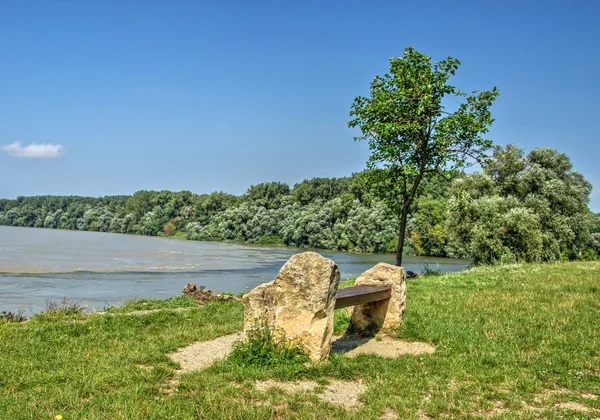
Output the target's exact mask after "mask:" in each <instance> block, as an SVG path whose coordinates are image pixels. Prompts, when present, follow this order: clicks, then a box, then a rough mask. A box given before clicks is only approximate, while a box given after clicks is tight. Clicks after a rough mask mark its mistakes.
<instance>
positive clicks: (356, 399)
mask: <svg viewBox="0 0 600 420" xmlns="http://www.w3.org/2000/svg"><path fill="white" fill-rule="evenodd" d="M255 386H256V389H257V390H259V391H261V392H266V391H267V390H268V389H269V388H279V389H282V390H283V391H285V392H288V393H292V394H293V393H296V392H312V391H314V390H315V389H317V387H318V386H319V384H317V383H316V382H315V381H298V382H279V381H274V380H271V379H269V380H266V381H256V385H255ZM364 393H365V386H364V384H363V382H362V381H356V382H353V381H339V380H332V381H331V382H330V383H329V385H327V386H326V387H325V389H324V390H323V392H321V393H319V394H318V398H319V399H320V400H321V401H323V402H326V403H329V404H334V405H340V406H344V407H347V408H350V409H353V408H359V407H360V406H362V402H361V401H360V397H361V396H362V395H363V394H364Z"/></svg>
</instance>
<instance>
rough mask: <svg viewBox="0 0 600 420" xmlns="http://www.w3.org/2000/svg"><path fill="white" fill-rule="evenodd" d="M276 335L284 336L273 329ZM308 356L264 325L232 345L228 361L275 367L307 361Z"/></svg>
mask: <svg viewBox="0 0 600 420" xmlns="http://www.w3.org/2000/svg"><path fill="white" fill-rule="evenodd" d="M275 335H276V336H281V337H284V335H283V333H279V332H277V331H275ZM308 360H309V359H308V356H307V355H306V352H305V350H304V348H302V346H300V345H299V344H297V343H293V342H290V341H286V340H285V339H279V338H278V337H275V336H274V333H273V332H272V331H271V330H270V329H269V328H266V327H262V328H256V329H254V330H252V331H250V332H249V333H248V337H247V339H246V340H245V341H238V342H237V343H236V344H235V345H234V346H233V351H232V352H231V354H230V356H229V361H230V362H231V363H233V364H237V365H240V366H258V367H276V366H282V365H296V364H302V363H305V362H308Z"/></svg>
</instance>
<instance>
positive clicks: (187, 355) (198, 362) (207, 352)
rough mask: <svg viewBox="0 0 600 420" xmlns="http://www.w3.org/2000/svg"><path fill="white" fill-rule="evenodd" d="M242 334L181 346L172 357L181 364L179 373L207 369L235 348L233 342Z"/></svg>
mask: <svg viewBox="0 0 600 420" xmlns="http://www.w3.org/2000/svg"><path fill="white" fill-rule="evenodd" d="M241 336H242V335H241V333H235V334H230V335H224V336H222V337H218V338H215V339H214V340H210V341H200V342H198V343H194V344H192V345H190V346H187V347H182V348H180V349H179V350H177V351H176V352H175V353H172V354H171V355H170V357H171V360H173V361H174V362H176V363H179V365H180V366H181V369H180V370H178V371H177V372H178V373H179V374H182V373H186V372H192V371H196V370H202V369H206V368H207V367H209V366H210V365H212V364H213V363H214V362H216V361H217V360H221V359H224V358H225V357H227V356H228V355H229V353H231V350H232V349H233V343H235V342H236V341H237V340H239V339H240V338H241Z"/></svg>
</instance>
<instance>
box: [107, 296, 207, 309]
mask: <svg viewBox="0 0 600 420" xmlns="http://www.w3.org/2000/svg"><path fill="white" fill-rule="evenodd" d="M197 306H198V302H196V301H195V300H194V299H192V298H191V297H188V296H183V295H179V296H175V297H174V298H170V299H131V300H129V301H127V302H125V304H124V305H121V306H111V307H110V308H107V309H106V312H107V313H124V312H134V311H147V310H155V309H171V308H194V307H197Z"/></svg>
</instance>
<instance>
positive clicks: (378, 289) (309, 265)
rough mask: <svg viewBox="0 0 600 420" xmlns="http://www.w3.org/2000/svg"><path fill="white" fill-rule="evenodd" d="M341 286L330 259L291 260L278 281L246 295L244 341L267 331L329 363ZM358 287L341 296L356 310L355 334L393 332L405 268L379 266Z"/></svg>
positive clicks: (403, 289)
mask: <svg viewBox="0 0 600 420" xmlns="http://www.w3.org/2000/svg"><path fill="white" fill-rule="evenodd" d="M339 283H340V271H339V269H338V266H337V265H336V264H335V263H334V262H333V261H331V260H330V259H327V258H324V257H322V256H321V255H319V254H317V253H315V252H304V253H301V254H296V255H294V256H292V257H291V258H290V259H289V260H288V261H287V262H286V263H285V265H284V266H283V268H282V269H281V270H280V271H279V273H278V274H277V277H275V280H273V281H271V282H269V283H264V284H261V285H260V286H258V287H256V288H255V289H254V290H252V291H251V292H250V293H248V294H247V295H245V296H244V300H243V301H244V336H245V337H246V338H248V337H249V335H250V334H251V332H252V331H253V330H254V329H260V328H268V329H269V330H270V331H271V334H272V336H273V337H274V338H275V339H277V340H281V341H289V342H292V343H296V344H299V345H301V346H302V347H304V349H305V350H306V351H307V353H308V355H309V357H310V358H311V359H312V360H313V361H324V360H327V358H328V357H329V352H330V349H331V337H332V335H333V314H334V309H335V307H336V300H337V297H338V287H339ZM356 286H360V287H356V288H353V289H354V290H352V291H346V292H343V293H342V294H341V297H340V302H338V303H339V304H340V305H343V306H350V305H351V304H352V305H357V306H355V307H354V311H353V313H352V327H351V329H352V331H353V332H355V333H358V334H361V335H366V334H374V333H379V334H383V333H388V332H395V331H396V330H397V329H398V327H399V326H400V323H401V321H402V314H403V313H404V309H405V303H406V272H405V271H404V269H403V268H402V267H396V266H393V265H390V264H385V263H379V264H377V265H376V266H375V267H373V268H371V269H370V270H368V271H366V272H365V273H363V274H362V275H361V276H360V277H359V278H358V279H357V280H356ZM362 286H369V287H362ZM373 286H375V287H373ZM343 290H346V289H343ZM373 300H376V301H373ZM342 301H343V302H342ZM361 302H370V303H364V304H359V303H361ZM340 307H341V306H340Z"/></svg>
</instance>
